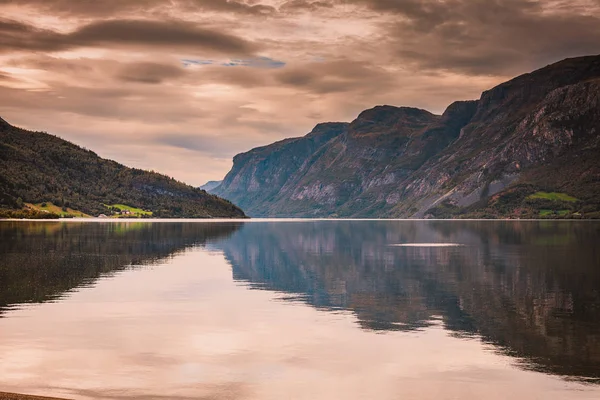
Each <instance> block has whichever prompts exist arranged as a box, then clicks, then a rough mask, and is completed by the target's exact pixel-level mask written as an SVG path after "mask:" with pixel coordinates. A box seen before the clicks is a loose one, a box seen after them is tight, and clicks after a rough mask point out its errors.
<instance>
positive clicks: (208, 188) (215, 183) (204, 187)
mask: <svg viewBox="0 0 600 400" xmlns="http://www.w3.org/2000/svg"><path fill="white" fill-rule="evenodd" d="M220 184H221V181H208V182H206V183H205V184H204V185H202V186H200V187H199V189H202V190H206V191H207V192H210V191H211V190H213V189H215V188H216V187H217V186H219V185H220Z"/></svg>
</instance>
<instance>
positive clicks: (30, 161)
mask: <svg viewBox="0 0 600 400" xmlns="http://www.w3.org/2000/svg"><path fill="white" fill-rule="evenodd" d="M40 203H52V204H53V205H56V206H58V207H61V208H62V209H63V210H77V212H79V213H82V214H86V215H91V216H98V215H99V214H104V213H106V214H110V210H109V208H108V207H107V205H114V204H119V205H127V206H130V207H135V208H139V209H141V210H144V212H145V214H144V215H146V216H150V215H151V216H153V217H159V218H164V217H187V218H215V217H223V218H230V217H244V216H245V215H244V212H243V211H242V210H241V209H240V208H238V207H237V206H235V205H234V204H232V203H231V202H229V201H227V200H224V199H222V198H219V197H217V196H214V195H211V194H208V193H206V192H205V191H204V190H201V189H198V188H194V187H192V186H189V185H186V184H184V183H181V182H178V181H176V180H175V179H173V178H170V177H168V176H165V175H161V174H158V173H155V172H149V171H143V170H141V169H135V168H128V167H126V166H124V165H121V164H119V163H117V162H115V161H111V160H105V159H103V158H100V157H99V156H98V155H97V154H96V153H94V152H93V151H90V150H86V149H84V148H81V147H79V146H76V145H75V144H73V143H70V142H68V141H66V140H63V139H60V138H58V137H56V136H53V135H50V134H47V133H42V132H30V131H27V130H24V129H19V128H16V127H14V126H12V125H10V124H8V123H7V122H6V121H4V120H3V119H0V210H4V213H5V214H7V210H20V209H24V208H26V207H27V204H40Z"/></svg>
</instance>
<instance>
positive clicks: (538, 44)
mask: <svg viewBox="0 0 600 400" xmlns="http://www.w3.org/2000/svg"><path fill="white" fill-rule="evenodd" d="M350 1H351V2H353V3H360V4H364V5H366V6H367V7H369V8H370V9H371V10H374V11H378V12H385V13H393V14H396V15H398V16H399V18H398V21H397V22H393V23H390V24H389V25H388V37H387V41H388V46H389V49H390V51H391V52H393V53H394V54H395V55H396V56H397V57H398V59H399V60H401V61H403V62H405V63H409V64H414V65H415V67H416V68H430V69H438V70H450V71H455V72H461V73H466V74H492V75H510V74H514V73H518V72H522V71H524V70H528V69H532V68H535V67H539V66H542V65H545V64H548V63H550V62H553V61H557V60H559V59H561V58H566V57H571V56H578V55H583V54H596V53H599V52H600V2H595V3H594V4H592V3H589V4H588V6H587V8H586V7H576V4H574V3H572V4H571V8H570V9H567V8H565V7H562V6H560V3H559V4H557V5H556V6H554V7H553V6H552V4H549V3H545V2H542V1H533V0H486V1H473V0H447V1H437V0H422V1H417V0H350ZM544 6H548V8H547V9H544ZM586 10H587V12H585V11H586Z"/></svg>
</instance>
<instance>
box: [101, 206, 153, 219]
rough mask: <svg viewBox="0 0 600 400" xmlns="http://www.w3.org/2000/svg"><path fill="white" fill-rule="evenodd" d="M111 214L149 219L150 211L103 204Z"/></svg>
mask: <svg viewBox="0 0 600 400" xmlns="http://www.w3.org/2000/svg"><path fill="white" fill-rule="evenodd" d="M104 206H105V207H107V208H108V209H109V210H110V211H111V212H112V213H115V214H116V215H122V216H130V217H144V216H145V217H151V216H152V211H147V210H143V209H141V208H137V207H131V206H128V205H126V204H110V205H109V204H104Z"/></svg>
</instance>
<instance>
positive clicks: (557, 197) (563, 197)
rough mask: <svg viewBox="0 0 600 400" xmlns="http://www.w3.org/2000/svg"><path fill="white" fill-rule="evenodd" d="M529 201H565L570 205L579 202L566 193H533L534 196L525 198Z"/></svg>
mask: <svg viewBox="0 0 600 400" xmlns="http://www.w3.org/2000/svg"><path fill="white" fill-rule="evenodd" d="M527 198H528V199H530V200H551V201H567V202H570V203H574V202H576V201H579V199H576V198H575V197H573V196H569V195H568V194H566V193H557V192H551V193H548V192H535V193H534V194H532V195H530V196H527Z"/></svg>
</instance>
